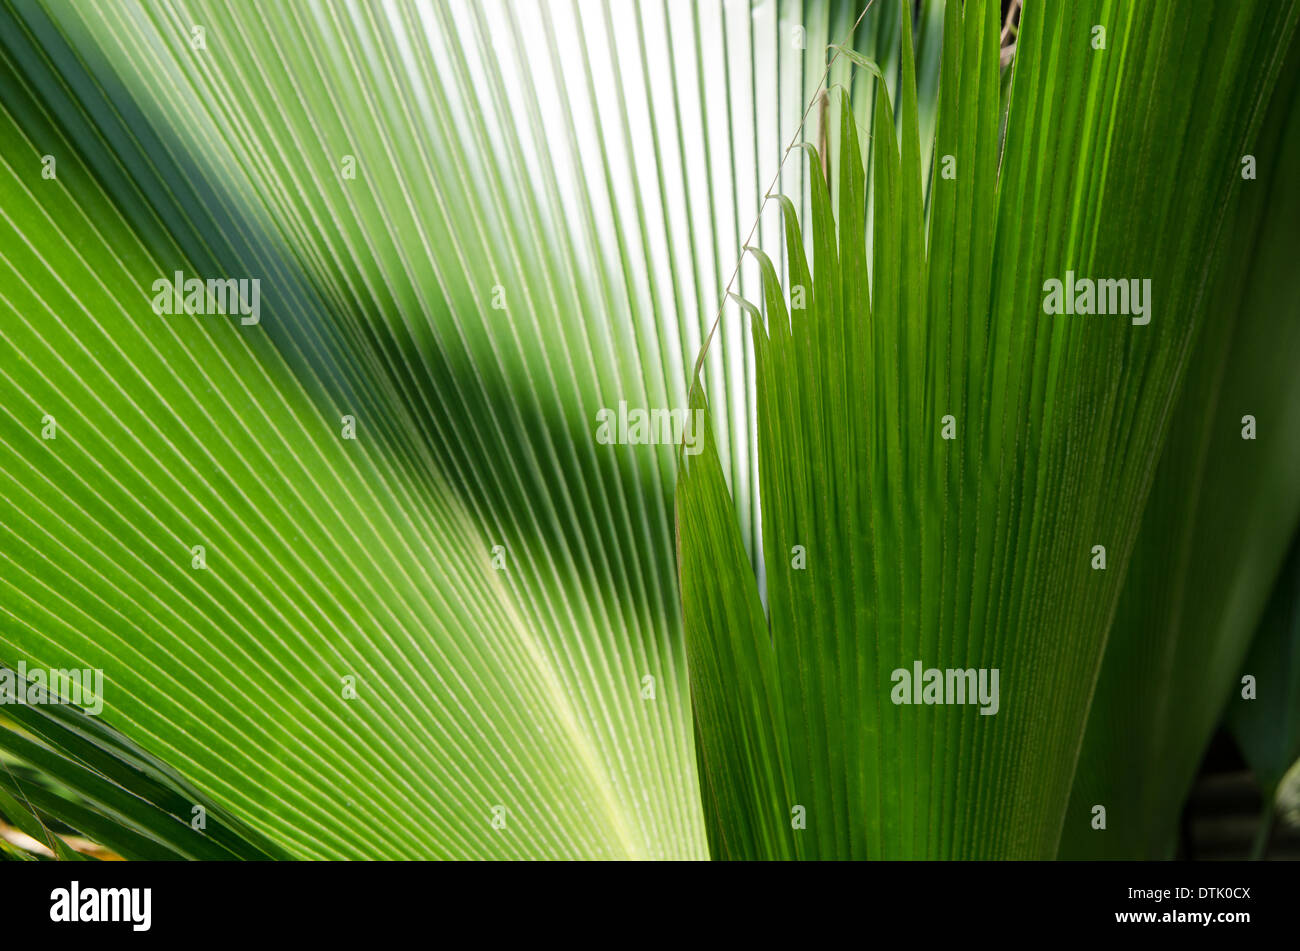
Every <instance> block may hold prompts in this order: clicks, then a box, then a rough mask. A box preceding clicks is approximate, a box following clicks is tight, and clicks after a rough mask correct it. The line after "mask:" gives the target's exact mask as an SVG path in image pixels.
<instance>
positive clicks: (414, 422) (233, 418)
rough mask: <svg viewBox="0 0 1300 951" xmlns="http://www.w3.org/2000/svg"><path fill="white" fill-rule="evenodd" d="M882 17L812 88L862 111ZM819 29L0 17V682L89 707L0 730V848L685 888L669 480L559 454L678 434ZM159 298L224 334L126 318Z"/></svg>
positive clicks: (735, 429)
mask: <svg viewBox="0 0 1300 951" xmlns="http://www.w3.org/2000/svg"><path fill="white" fill-rule="evenodd" d="M900 9H901V8H900V7H898V6H892V5H891V6H889V7H888V8H885V7H882V9H881V11H880V12H879V14H873V15H872V16H871V17H868V18H867V19H866V20H864V22H863V23H862V25H861V27H860V28H859V29H858V30H857V32H856V33H854V34H853V43H854V46H855V48H856V49H857V50H858V51H859V52H860V53H862V54H863V55H869V56H871V57H873V58H878V59H880V61H881V62H883V63H886V64H889V63H891V62H892V63H894V64H895V65H896V64H897V57H898V54H897V50H898V43H899V36H900V30H901V26H900ZM859 13H860V8H859V6H858V5H857V4H856V3H852V2H848V0H809V2H806V3H805V2H785V0H783V2H781V3H779V4H775V5H774V4H771V3H758V2H756V3H754V4H752V5H751V4H747V3H742V4H735V3H725V4H724V3H722V2H720V0H718V2H704V3H699V4H675V3H660V2H647V3H644V4H638V5H636V6H635V7H632V6H630V5H624V4H622V3H614V4H611V3H607V2H604V0H596V2H592V0H582V2H577V3H570V2H568V0H554V2H552V0H544V2H525V3H520V2H516V0H509V2H505V0H500V2H490V3H481V2H478V0H470V2H461V0H432V2H423V0H422V2H414V0H402V2H396V3H389V4H375V3H372V2H369V0H330V2H325V3H316V2H306V0H287V2H284V3H278V2H277V3H273V4H267V5H259V6H254V5H251V4H248V3H246V2H243V0H230V2H224V0H212V2H208V0H202V2H197V3H190V2H184V3H182V2H178V0H138V2H137V0H114V2H111V3H104V4H98V3H96V4H85V3H72V2H66V0H49V2H42V0H0V148H2V150H0V328H2V332H0V664H7V665H10V666H11V667H15V668H16V667H18V665H20V664H26V665H27V667H28V669H34V668H47V667H54V668H59V669H72V668H86V669H90V668H98V669H102V670H103V672H104V679H105V686H104V696H103V703H104V708H103V710H102V712H101V713H100V714H99V715H98V716H97V717H92V718H85V717H80V718H79V717H76V716H72V715H70V711H68V710H56V709H54V708H36V707H29V708H26V709H24V710H22V711H21V716H20V715H19V713H18V711H17V708H16V707H15V708H8V709H9V713H6V712H5V711H4V710H0V757H2V759H0V765H3V766H4V767H5V768H4V769H2V770H0V788H2V789H3V790H5V791H6V793H7V795H8V796H9V799H8V800H7V801H8V802H9V803H10V807H9V808H6V807H5V805H4V804H3V803H0V812H3V813H4V815H5V816H6V817H7V818H8V817H12V818H10V821H11V822H18V821H23V822H24V823H25V824H26V825H27V826H28V827H29V828H30V829H32V830H33V831H32V832H29V833H28V834H29V835H33V837H34V838H36V840H37V841H38V842H46V843H47V845H49V846H50V847H51V849H52V850H53V851H59V852H65V851H66V850H64V849H62V847H61V846H60V845H59V843H58V841H57V840H56V839H54V840H52V839H51V837H50V835H49V834H48V833H49V830H50V829H51V828H62V827H63V826H60V825H59V823H63V824H64V825H66V826H70V827H71V828H73V829H79V830H82V831H83V832H84V833H85V834H86V835H89V836H91V837H92V838H94V839H95V840H96V841H98V842H101V843H103V844H105V845H107V846H109V847H110V848H113V849H115V850H117V851H118V852H119V853H120V854H122V855H124V856H127V857H131V858H157V857H169V856H170V857H189V858H207V857H233V856H238V857H259V856H264V855H288V856H291V857H299V858H584V857H585V858H615V857H631V858H703V857H706V856H707V854H708V851H707V842H706V838H705V834H704V825H703V812H702V808H701V806H700V802H699V795H698V783H697V780H696V775H695V757H694V753H693V748H692V737H691V728H690V709H689V697H688V692H687V689H686V674H685V657H684V646H683V638H682V618H681V608H680V602H679V599H678V594H677V588H676V565H675V558H674V546H673V535H672V491H673V484H674V480H675V471H674V461H673V454H674V446H673V445H671V444H663V445H651V446H627V445H602V444H600V443H599V442H598V441H597V439H596V430H597V426H596V422H595V416H596V414H597V413H598V412H599V411H600V410H601V409H604V408H610V409H614V410H617V408H618V406H619V404H620V402H626V403H627V404H629V405H630V406H633V407H680V406H684V404H685V399H686V387H687V384H688V382H689V370H690V366H691V365H692V362H693V360H694V359H695V356H696V354H697V352H698V351H699V348H700V345H701V342H702V340H703V337H704V334H705V333H707V330H708V326H709V322H710V321H711V319H712V316H713V310H714V308H715V307H716V303H717V301H718V299H719V297H720V296H721V292H722V289H723V287H724V286H725V282H726V280H727V278H728V275H729V274H730V272H731V269H732V268H733V267H734V265H735V262H736V261H737V260H738V259H739V257H740V243H739V242H740V238H739V234H740V233H741V232H742V229H743V228H745V227H747V226H748V223H749V222H750V221H752V219H753V216H754V214H755V212H756V210H757V205H758V201H759V200H760V198H761V195H762V192H763V189H764V188H765V186H766V183H767V182H768V181H770V180H771V178H772V176H773V175H775V174H776V172H777V169H778V166H779V162H780V158H781V149H782V144H783V143H784V142H787V141H788V140H789V139H790V138H791V136H793V135H794V133H795V131H796V130H797V128H798V126H799V121H800V118H801V116H802V113H803V110H804V108H805V106H806V104H807V102H808V101H809V100H810V99H811V98H812V96H813V95H814V93H815V91H816V90H817V88H818V86H819V84H820V83H821V82H822V81H823V73H824V70H825V63H826V60H825V55H824V53H825V50H826V47H827V46H828V45H829V44H832V43H838V42H841V41H843V39H844V37H845V36H847V35H849V31H850V27H851V26H852V25H853V21H854V19H855V18H856V17H857V16H858V14H859ZM941 16H942V5H941V4H939V3H935V2H927V3H925V4H923V10H922V14H921V19H920V22H921V24H922V29H923V31H924V32H923V33H922V32H918V37H919V38H920V42H919V47H920V50H921V53H920V56H921V59H922V62H923V63H928V64H929V65H928V66H926V67H924V68H923V72H924V73H926V74H927V75H929V76H930V79H929V80H928V81H927V82H928V87H926V88H928V89H929V90H930V95H929V99H928V103H929V105H928V106H927V107H926V109H927V110H928V115H930V117H931V118H930V120H929V123H930V126H931V127H932V125H933V92H934V89H935V88H936V87H937V72H938V50H939V42H940V40H941V26H942V21H941ZM891 51H892V52H891ZM831 80H832V81H834V82H841V83H846V84H848V85H850V86H851V85H853V84H854V83H855V82H858V81H859V80H858V78H857V77H856V76H855V71H854V70H852V68H851V67H850V65H849V63H848V62H847V60H841V61H840V63H839V64H838V65H837V66H836V69H835V70H834V71H833V72H832V74H831ZM923 85H925V84H923ZM861 108H862V110H863V113H862V115H861V116H860V120H861V121H867V119H868V115H869V114H868V113H867V112H866V110H867V109H868V108H869V104H868V101H867V100H866V98H865V97H863V98H862V106H861ZM923 111H925V110H923ZM781 180H782V182H783V187H784V188H785V189H786V190H789V191H791V193H792V194H799V193H801V192H806V191H807V187H806V179H805V177H804V175H803V173H802V171H801V170H800V169H798V168H796V167H794V166H790V167H788V168H787V169H785V170H783V171H782V178H781ZM177 272H180V273H181V275H182V277H183V278H184V279H186V280H190V279H199V280H203V281H207V280H212V279H232V280H236V281H238V280H253V279H256V280H258V281H260V285H259V286H260V298H259V302H258V308H257V309H258V311H259V313H258V314H257V318H256V322H255V323H254V322H251V318H252V315H251V314H249V315H242V314H234V315H231V316H220V315H214V314H205V315H197V314H181V313H170V314H168V313H161V314H160V313H158V312H156V311H155V304H158V303H161V304H162V305H167V304H168V302H167V300H166V299H165V296H164V299H163V300H162V301H161V302H159V301H158V300H157V294H156V292H155V290H154V285H155V282H156V281H158V280H160V279H165V280H168V281H170V280H171V279H172V278H173V276H174V275H175V274H176V273H177ZM749 279H750V278H749V277H748V276H746V275H742V276H741V284H742V286H748V284H747V283H746V281H747V280H749ZM754 286H757V285H756V284H755V285H754ZM249 303H250V304H251V301H250V302H249ZM171 309H173V310H175V309H176V308H174V307H173V308H171ZM246 318H247V322H246ZM719 343H720V346H717V347H715V348H713V350H712V353H711V355H710V366H711V369H712V386H713V387H714V389H712V390H711V393H712V395H713V396H714V399H715V400H716V402H717V404H718V405H719V406H722V405H726V406H728V407H730V409H729V411H728V413H727V421H726V422H722V418H721V417H720V418H719V431H720V432H721V433H723V434H724V435H723V437H722V443H723V445H724V455H725V456H726V458H727V459H728V462H727V466H728V469H729V471H730V472H731V473H732V480H733V484H734V485H735V487H736V489H737V492H738V493H741V494H742V495H743V494H746V493H749V492H750V491H752V490H751V488H750V483H751V482H756V475H754V476H751V470H753V471H754V472H755V473H756V463H755V461H754V459H753V454H752V452H750V451H749V450H748V448H747V446H748V443H749V440H750V438H751V432H752V427H753V409H752V401H751V400H750V398H749V395H748V394H749V391H750V390H751V389H752V355H751V354H748V353H747V350H748V343H747V335H746V334H745V333H744V332H743V328H740V329H736V330H734V331H733V330H731V329H724V330H723V332H722V334H721V335H720V337H719ZM47 436H48V437H49V438H46V437H47ZM352 436H355V438H351V437H352ZM748 534H749V536H750V537H752V536H753V534H754V529H753V527H752V526H751V528H750V529H748ZM199 549H201V551H200V550H199ZM56 714H58V715H56ZM63 714H68V715H66V716H65V715H63ZM6 727H14V728H16V729H7V728H6ZM28 808H30V810H31V815H30V821H28V820H26V819H23V815H24V812H25V811H26V810H27V809H28ZM199 808H201V809H202V810H203V820H204V821H205V822H206V828H205V829H204V830H202V831H200V830H196V828H195V827H194V823H195V822H196V821H198V818H199V817H198V814H197V813H196V812H195V810H196V809H199ZM42 823H44V826H45V827H46V828H42Z"/></svg>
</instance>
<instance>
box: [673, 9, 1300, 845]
mask: <svg viewBox="0 0 1300 951" xmlns="http://www.w3.org/2000/svg"><path fill="white" fill-rule="evenodd" d="M1295 14H1296V11H1295V8H1294V6H1293V5H1290V4H1280V3H1279V4H1249V5H1238V4H1217V5H1215V10H1214V13H1213V15H1211V16H1209V17H1207V18H1205V19H1203V20H1202V19H1199V18H1197V19H1195V20H1193V18H1188V17H1186V16H1185V15H1183V14H1182V13H1181V12H1180V11H1179V10H1178V8H1177V4H1173V3H1150V4H1141V5H1114V4H1108V3H1102V2H1099V3H1082V4H1071V5H1069V6H1068V7H1065V8H1056V7H1053V8H1052V9H1051V10H1050V11H1049V10H1047V9H1046V8H1045V7H1036V6H1034V5H1030V6H1029V7H1028V8H1027V9H1026V10H1025V12H1024V18H1023V21H1022V23H1021V25H1020V29H1019V34H1018V38H1017V44H1016V56H1015V66H1014V70H1015V73H1014V78H1013V79H1012V81H1011V91H1010V103H1009V107H1008V113H1007V116H1006V121H1005V126H1006V131H1005V150H1004V151H1002V152H1001V153H999V94H998V89H999V81H998V62H997V61H998V28H999V26H1000V24H999V23H998V18H997V10H996V9H995V7H994V6H993V5H992V4H990V3H967V4H965V5H964V9H961V10H959V9H958V7H957V6H956V5H949V7H948V12H947V23H946V27H945V36H946V37H948V38H952V37H955V36H960V37H961V38H962V39H961V42H960V43H956V42H945V44H944V53H943V55H944V60H943V67H942V73H941V81H940V88H939V97H940V108H939V117H938V130H937V140H936V146H935V149H936V152H937V153H938V154H940V155H951V156H953V157H954V160H955V169H956V177H955V178H954V179H951V180H949V179H944V178H942V177H939V178H931V179H930V193H929V196H928V202H927V206H928V209H929V214H928V241H926V240H923V236H924V235H925V230H924V228H925V225H926V221H925V219H924V218H923V215H922V203H921V200H920V186H921V183H922V181H923V179H922V172H921V163H920V162H919V158H918V149H917V131H916V130H917V119H916V109H915V106H914V105H913V104H912V102H911V101H910V97H909V90H908V83H907V82H906V73H907V70H906V68H905V69H904V76H905V81H904V83H903V84H902V90H903V91H902V94H901V96H900V98H899V123H898V125H897V127H895V124H894V122H893V121H892V120H891V119H890V118H889V114H888V110H887V109H882V110H879V111H877V113H876V115H875V121H874V128H873V140H872V149H873V156H872V163H871V173H872V176H873V179H874V180H873V181H872V183H871V187H870V192H871V194H872V196H873V198H872V212H873V213H872V237H873V244H872V246H871V247H870V249H868V248H867V247H866V245H865V244H864V242H863V240H862V235H863V233H864V227H863V225H864V219H863V197H864V196H865V195H866V194H867V188H865V187H864V172H863V168H862V164H861V162H860V156H859V151H858V147H857V145H856V143H855V142H854V129H853V125H852V123H846V124H845V125H844V127H843V138H842V141H841V158H840V163H839V168H838V173H837V177H838V183H839V194H840V196H841V197H840V202H839V205H838V214H837V216H833V215H832V211H831V206H830V202H829V201H828V200H827V198H826V190H825V189H822V188H818V187H817V185H816V180H814V188H815V190H814V202H813V207H812V216H811V217H812V235H813V238H812V258H813V261H812V265H811V268H809V266H808V265H807V264H806V263H805V262H804V255H803V249H802V247H801V246H800V244H799V242H798V229H797V227H795V226H793V225H790V226H789V227H788V228H787V232H788V234H789V236H790V237H789V240H788V243H787V248H788V253H789V258H790V261H791V263H790V274H791V277H790V278H789V280H788V281H787V282H786V285H787V290H788V291H789V293H787V291H786V290H783V288H782V286H781V285H780V283H779V281H778V279H777V275H776V273H775V270H774V269H768V270H767V272H766V281H765V293H764V299H763V301H764V316H765V318H766V320H765V321H764V320H763V319H760V318H758V317H757V316H751V318H750V323H751V327H752V329H753V333H754V336H755V351H756V354H757V363H758V394H759V395H758V406H759V414H758V426H759V434H760V435H759V447H758V451H759V457H760V474H761V479H760V483H761V490H762V499H763V503H762V504H763V523H762V524H763V534H764V546H763V547H764V561H765V566H766V577H767V594H768V597H767V604H766V612H765V610H764V605H763V604H762V602H761V601H760V598H759V591H758V589H757V586H756V585H755V583H754V580H753V573H752V571H751V569H750V566H749V564H747V563H746V562H745V560H744V559H743V558H742V555H743V551H744V549H743V546H742V545H740V544H739V540H738V538H737V537H736V533H737V528H736V524H735V520H734V518H733V517H732V516H731V513H730V508H731V506H730V503H729V501H728V499H727V495H726V486H725V483H724V481H723V478H722V471H721V468H720V465H719V463H718V462H717V461H716V460H715V459H714V457H713V454H712V451H711V448H706V451H705V452H704V454H703V455H702V456H700V457H698V458H697V459H695V460H689V459H686V458H683V459H682V460H681V463H682V473H681V475H680V478H679V484H678V521H679V536H680V537H679V545H680V548H681V573H682V593H683V601H684V605H685V610H686V624H687V627H686V633H687V645H688V659H689V661H690V670H691V686H692V694H693V699H694V702H695V709H696V732H697V747H698V750H699V757H700V767H701V773H702V778H701V784H702V786H703V788H704V799H705V809H706V813H707V816H708V827H709V832H710V844H711V847H712V849H713V851H714V853H715V854H718V855H722V856H726V857H778V856H791V855H796V856H808V857H850V856H853V857H858V856H868V857H909V856H928V857H976V856H980V857H1050V856H1052V855H1054V854H1055V853H1056V849H1057V842H1058V839H1059V838H1060V835H1061V830H1062V824H1063V822H1064V819H1065V814H1066V802H1067V799H1068V793H1069V790H1070V787H1071V782H1072V779H1073V776H1074V771H1075V763H1076V759H1077V756H1078V751H1079V748H1080V744H1081V741H1082V739H1083V734H1084V725H1085V721H1086V717H1087V714H1088V711H1089V704H1090V701H1091V700H1092V694H1093V688H1094V683H1095V681H1096V675H1097V670H1098V667H1099V665H1100V663H1101V659H1102V656H1103V653H1104V651H1105V648H1106V639H1107V632H1108V630H1109V627H1110V622H1111V619H1112V616H1113V613H1114V610H1115V605H1116V602H1117V600H1118V598H1119V596H1120V592H1121V588H1122V583H1123V580H1124V573H1125V569H1126V567H1127V566H1128V563H1129V559H1130V555H1131V552H1132V551H1133V550H1134V545H1135V542H1136V539H1137V536H1138V525H1139V521H1140V519H1139V516H1140V513H1141V512H1142V510H1143V506H1144V503H1145V501H1146V498H1147V495H1148V492H1149V490H1150V487H1151V479H1152V472H1153V471H1154V468H1155V464H1156V460H1157V459H1159V457H1160V452H1161V449H1162V445H1163V440H1164V436H1165V433H1166V431H1167V429H1168V427H1169V424H1170V409H1171V407H1172V406H1173V405H1174V402H1175V399H1176V397H1177V395H1178V393H1179V385H1180V383H1181V381H1182V379H1183V377H1184V375H1185V370H1186V367H1187V365H1188V362H1189V355H1190V353H1191V352H1192V351H1193V349H1194V346H1195V344H1196V341H1197V340H1198V332H1199V331H1200V330H1201V328H1202V327H1203V325H1204V324H1205V323H1206V322H1207V321H1208V320H1209V316H1208V309H1207V307H1206V285H1207V283H1208V281H1209V276H1210V275H1216V274H1218V273H1220V271H1221V270H1222V269H1231V270H1234V271H1236V270H1240V269H1243V268H1245V267H1247V266H1248V265H1249V261H1248V260H1247V259H1246V258H1244V257H1243V256H1242V255H1241V254H1240V253H1238V252H1236V251H1235V249H1234V248H1233V247H1232V241H1231V235H1230V234H1229V233H1228V231H1227V225H1228V224H1229V223H1230V222H1231V221H1232V220H1233V219H1232V218H1231V217H1230V213H1231V211H1232V210H1233V209H1235V207H1236V205H1237V203H1238V202H1239V201H1240V192H1241V189H1240V187H1239V184H1240V182H1241V178H1240V176H1239V174H1238V172H1239V170H1240V168H1241V165H1240V157H1241V156H1242V154H1244V153H1245V152H1247V151H1249V148H1248V147H1247V146H1248V144H1250V143H1252V142H1253V141H1254V140H1255V135H1256V133H1257V132H1258V130H1259V128H1260V126H1261V122H1262V115H1263V107H1264V105H1265V104H1266V103H1267V101H1268V97H1269V94H1270V93H1271V90H1272V88H1273V84H1274V82H1275V81H1276V79H1277V75H1278V70H1279V67H1280V60H1281V55H1282V53H1283V52H1284V51H1285V50H1286V48H1287V45H1288V42H1289V39H1290V36H1291V33H1292V31H1293V29H1294V26H1295ZM1097 27H1103V28H1104V30H1105V37H1106V39H1105V42H1104V48H1103V47H1102V46H1099V45H1098V44H1097V42H1096V40H1097V38H1098V36H1099V34H1098V32H1097V30H1096V28H1097ZM1224 38H1226V39H1224ZM1188 50H1196V51H1199V52H1201V53H1203V54H1204V55H1205V56H1207V57H1209V59H1210V62H1209V64H1208V66H1207V68H1206V69H1205V70H1204V71H1202V72H1200V73H1199V74H1198V78H1197V80H1196V81H1195V82H1191V83H1189V82H1187V80H1186V78H1185V77H1184V76H1183V75H1182V74H1181V73H1180V70H1179V69H1178V68H1177V64H1178V63H1179V62H1181V61H1182V59H1183V57H1185V56H1186V55H1187V51H1188ZM907 51H908V49H907V45H906V44H904V58H905V59H906V54H907ZM1228 76H1230V77H1232V81H1231V83H1229V82H1226V81H1224V79H1223V77H1228ZM1211 130H1212V131H1211ZM1183 135H1187V136H1190V137H1191V140H1194V141H1196V142H1197V143H1198V147H1197V148H1196V149H1187V150H1178V149H1170V148H1167V144H1168V143H1169V142H1172V141H1177V139H1178V137H1181V136H1183ZM900 142H901V145H900ZM819 192H820V193H821V197H820V198H819V197H818V193H819ZM1188 195H1195V196H1198V198H1197V200H1196V201H1188V200H1187V196H1188ZM846 198H847V199H848V200H847V201H846V200H845V199H846ZM785 215H786V218H787V221H788V222H789V221H790V220H791V218H792V213H791V210H790V208H789V207H788V206H787V207H786V210H785ZM837 229H838V230H837ZM869 270H870V286H869V287H868V284H867V281H866V275H867V274H868V271H869ZM1067 271H1073V272H1074V273H1075V274H1077V275H1079V276H1081V277H1082V276H1091V277H1096V278H1103V277H1113V278H1134V277H1140V278H1148V279H1149V280H1150V282H1151V286H1152V287H1153V288H1154V291H1153V296H1152V298H1150V299H1149V300H1148V303H1149V304H1151V308H1152V309H1151V311H1150V316H1151V320H1150V323H1149V324H1142V323H1141V321H1140V318H1139V322H1138V323H1136V324H1135V323H1132V322H1131V321H1130V319H1129V318H1128V317H1127V316H1124V317H1119V318H1116V317H1113V316H1111V317H1100V316H1074V317H1066V316H1052V315H1050V314H1045V313H1044V309H1045V307H1044V303H1045V302H1044V292H1045V291H1046V290H1047V289H1048V288H1047V286H1046V285H1045V282H1046V281H1047V280H1049V279H1057V280H1061V279H1064V278H1065V277H1066V272H1067ZM804 284H807V286H808V288H809V302H808V305H807V307H806V309H805V310H802V311H800V310H798V309H793V310H789V311H788V310H787V306H788V305H787V302H790V303H791V304H792V303H793V300H794V293H793V290H794V289H795V288H798V287H799V286H800V285H804ZM696 405H698V406H700V407H704V406H705V405H706V401H705V399H704V398H703V396H702V395H701V396H699V397H698V398H697V401H696ZM946 416H951V417H952V420H951V424H952V426H953V429H951V430H950V432H951V434H952V435H953V436H954V437H955V438H953V439H951V440H948V439H944V438H943V424H944V419H943V418H944V417H946ZM795 546H798V549H796V547H795ZM1095 546H1103V547H1104V548H1105V549H1106V553H1105V556H1104V557H1105V561H1104V565H1105V568H1104V570H1101V566H1102V564H1103V562H1101V561H1100V560H1099V558H1100V556H1101V553H1100V552H1099V550H1098V549H1097V548H1096V547H1095ZM800 550H802V554H803V556H804V557H805V558H806V563H805V564H803V565H801V564H800V562H799V557H800ZM917 662H921V663H922V664H923V665H924V667H925V668H936V669H940V670H946V669H955V670H972V671H975V670H981V669H982V670H988V671H992V670H997V671H999V673H1000V688H1001V689H1000V701H999V703H998V705H997V709H996V714H995V715H984V714H983V713H982V710H984V711H987V712H988V713H992V709H991V708H992V707H993V704H992V703H985V704H982V705H971V704H956V705H945V704H936V705H928V704H922V705H919V706H913V705H910V704H903V703H895V702H891V701H893V700H895V699H896V698H897V697H899V696H901V695H900V694H897V693H896V692H895V690H896V688H897V687H898V686H899V685H898V684H897V683H896V682H895V680H894V672H895V671H901V672H902V673H904V674H908V673H910V671H911V669H912V667H913V664H915V663H917ZM905 679H907V680H910V677H908V678H905ZM954 692H955V691H954ZM1094 706H1095V705H1094Z"/></svg>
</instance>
